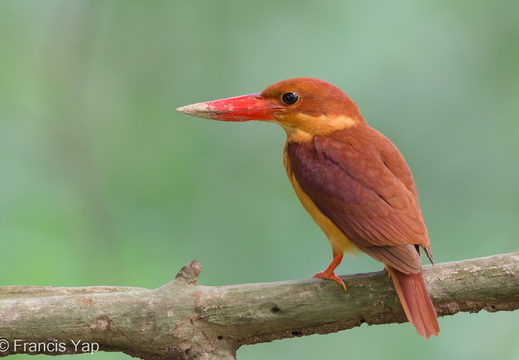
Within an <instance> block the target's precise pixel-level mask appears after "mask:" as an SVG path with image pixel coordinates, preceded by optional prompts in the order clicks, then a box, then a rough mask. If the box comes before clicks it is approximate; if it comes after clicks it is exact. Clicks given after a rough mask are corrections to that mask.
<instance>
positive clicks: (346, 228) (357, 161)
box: [286, 125, 429, 273]
mask: <svg viewBox="0 0 519 360" xmlns="http://www.w3.org/2000/svg"><path fill="white" fill-rule="evenodd" d="M359 130H360V129H359ZM380 149H382V150H380ZM286 151H287V155H288V156H289V158H290V165H291V168H292V171H293V174H294V176H295V178H296V179H297V182H298V184H299V186H300V187H301V188H302V190H303V191H304V192H305V193H306V194H307V195H308V196H309V197H310V199H311V200H312V201H313V202H314V204H315V205H316V206H317V208H318V209H319V211H321V212H322V213H323V214H324V215H325V216H326V217H328V218H329V219H330V220H331V221H332V222H333V223H334V224H335V225H336V226H337V227H338V228H339V229H340V230H341V231H342V232H343V233H344V234H345V235H346V236H347V237H348V238H349V239H350V240H351V241H352V242H353V243H354V244H355V246H357V247H359V248H360V249H361V250H363V251H364V252H366V253H368V254H369V255H371V256H372V257H374V258H375V259H377V260H379V261H382V262H384V263H386V264H388V265H390V266H392V267H394V268H395V269H398V270H399V271H402V272H404V273H409V272H413V273H415V272H417V271H419V270H420V267H421V260H420V256H419V252H418V251H417V250H416V247H415V246H414V245H419V246H422V247H424V248H425V247H427V246H428V245H429V238H428V235H427V229H426V227H425V224H424V222H423V219H422V214H421V211H420V206H419V203H418V196H417V190H416V187H415V184H414V180H413V178H412V175H411V171H410V170H409V167H408V166H407V163H406V162H405V160H404V158H403V157H402V155H401V154H400V152H399V151H398V150H397V149H396V147H395V146H394V145H393V144H392V143H391V142H390V141H389V140H388V139H387V138H386V137H384V136H383V135H382V134H380V133H379V132H377V131H376V130H374V129H372V128H370V127H368V126H367V125H366V126H365V127H363V128H362V131H355V129H353V128H350V129H346V130H342V131H336V132H334V133H333V134H332V135H331V136H326V137H319V136H315V137H314V138H313V140H312V141H311V142H308V143H304V144H299V143H289V144H288V145H287V148H286Z"/></svg>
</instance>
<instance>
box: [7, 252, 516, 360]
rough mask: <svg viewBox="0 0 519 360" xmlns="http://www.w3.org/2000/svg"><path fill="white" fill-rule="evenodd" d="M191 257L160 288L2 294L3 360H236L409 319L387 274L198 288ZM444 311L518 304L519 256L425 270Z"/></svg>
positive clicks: (14, 289)
mask: <svg viewBox="0 0 519 360" xmlns="http://www.w3.org/2000/svg"><path fill="white" fill-rule="evenodd" d="M201 269H202V268H201V266H200V265H199V264H198V263H197V262H196V261H193V262H191V263H190V264H188V265H186V266H185V267H184V268H182V270H180V272H179V273H178V274H177V276H176V278H175V280H173V281H172V282H170V283H168V284H166V285H164V286H162V287H160V288H158V289H153V290H150V289H142V288H130V287H82V288H53V287H35V286H7V287H1V288H0V319H1V321H0V338H3V339H0V356H6V355H10V354H15V353H29V354H36V353H46V354H52V355H60V354H71V353H82V352H89V351H92V352H93V351H97V350H103V351H122V352H124V353H127V354H129V355H132V356H136V357H140V358H142V359H157V360H158V359H234V358H235V354H236V350H237V349H238V348H239V347H240V346H241V345H244V344H255V343H260V342H268V341H272V340H275V339H283V338H290V337H296V336H303V335H310V334H316V333H319V334H326V333H330V332H336V331H340V330H346V329H350V328H353V327H356V326H360V325H361V324H363V323H367V324H369V325H372V324H389V323H400V322H404V321H406V318H405V315H404V313H403V310H402V307H401V305H400V303H399V302H398V298H397V295H396V293H395V291H394V289H393V285H392V283H391V280H389V279H388V277H387V274H386V273H385V272H376V273H369V274H357V275H349V276H343V277H342V279H343V280H344V281H345V283H346V284H347V286H348V291H347V292H344V291H343V290H342V288H340V287H339V286H337V285H336V284H335V283H333V282H331V281H324V280H321V279H308V280H297V281H285V282H276V283H259V284H244V285H231V286H201V285H198V284H197V279H198V276H199V274H200V271H201ZM423 272H424V278H425V281H426V283H427V287H428V289H429V293H430V295H431V299H432V301H433V303H434V304H435V306H436V308H437V311H438V315H440V316H446V315H454V314H456V313H458V312H460V311H465V312H478V311H480V310H482V309H485V310H487V311H490V312H494V311H502V310H508V311H513V310H516V309H518V308H519V252H515V253H510V254H503V255H495V256H490V257H485V258H479V259H471V260H464V261H459V262H452V263H444V264H438V265H436V266H434V267H432V266H426V267H424V270H423Z"/></svg>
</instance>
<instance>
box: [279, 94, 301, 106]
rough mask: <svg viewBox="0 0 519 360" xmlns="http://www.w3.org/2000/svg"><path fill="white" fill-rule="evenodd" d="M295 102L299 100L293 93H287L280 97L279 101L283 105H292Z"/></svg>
mask: <svg viewBox="0 0 519 360" xmlns="http://www.w3.org/2000/svg"><path fill="white" fill-rule="evenodd" d="M297 100H299V95H297V93H295V92H287V93H284V94H283V96H281V101H283V104H285V105H294V104H295V103H296V102H297Z"/></svg>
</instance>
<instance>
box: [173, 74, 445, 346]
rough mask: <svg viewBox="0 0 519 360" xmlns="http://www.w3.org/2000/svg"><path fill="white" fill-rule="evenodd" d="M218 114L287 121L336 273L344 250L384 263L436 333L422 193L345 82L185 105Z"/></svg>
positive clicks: (301, 82)
mask: <svg viewBox="0 0 519 360" xmlns="http://www.w3.org/2000/svg"><path fill="white" fill-rule="evenodd" d="M177 111H179V112H181V113H184V114H188V115H192V116H196V117H201V118H207V119H212V120H220V121H229V122H243V121H249V120H259V121H265V122H273V123H276V124H278V125H280V126H281V127H282V128H283V129H284V130H285V132H286V135H287V140H286V143H285V147H284V151H283V164H284V166H285V170H286V173H287V176H288V179H289V180H290V183H291V184H292V186H293V188H294V190H295V193H296V195H297V197H298V198H299V200H300V202H301V204H302V205H303V207H304V208H305V209H306V211H307V212H308V213H309V214H310V216H311V217H312V219H313V220H314V221H315V222H316V223H317V225H318V226H319V227H320V228H321V230H322V231H323V232H324V234H325V235H326V237H327V238H328V240H329V242H330V244H331V248H332V254H333V260H332V262H331V263H330V265H329V266H328V267H327V268H326V269H325V270H324V271H322V272H319V273H317V274H316V275H315V276H314V277H316V278H322V279H330V280H333V281H335V282H336V283H338V284H339V285H340V286H342V287H343V289H344V290H345V291H346V290H347V288H346V285H345V284H344V282H343V281H342V279H341V278H339V277H338V276H337V275H336V274H335V269H336V267H337V266H338V265H339V264H340V263H341V261H342V259H343V256H344V254H345V253H355V252H357V251H361V252H364V253H366V254H368V255H369V256H371V257H372V258H374V259H376V260H378V261H380V262H382V263H384V266H385V267H384V269H385V270H386V271H387V272H388V275H389V277H391V279H392V281H393V284H394V287H395V290H396V292H397V294H398V297H399V299H400V302H401V304H402V307H403V310H404V312H405V314H406V316H407V319H408V320H409V322H410V323H411V324H412V325H413V326H414V327H415V328H416V330H417V332H418V333H419V334H420V335H421V336H423V337H424V338H426V339H427V338H429V337H430V336H437V335H438V333H439V331H440V327H439V324H438V320H437V317H438V316H437V313H436V309H435V307H434V305H433V303H432V301H431V299H430V296H429V294H428V292H427V288H426V285H425V281H424V278H423V276H422V261H421V250H423V252H424V253H425V255H427V257H428V258H429V260H430V262H431V263H432V264H434V261H433V257H432V252H431V248H430V240H429V236H428V232H427V228H426V226H425V223H424V220H423V216H422V212H421V210H420V204H419V200H418V191H417V188H416V185H415V181H414V179H413V176H412V173H411V170H410V168H409V166H408V164H407V162H406V160H405V159H404V157H403V155H402V154H401V153H400V151H399V150H398V149H397V148H396V146H395V145H394V144H393V143H392V142H391V141H390V140H389V139H388V138H387V137H385V136H384V135H382V134H381V133H380V132H378V131H377V130H375V129H373V128H372V127H370V126H369V125H368V124H367V123H366V121H365V120H364V118H363V116H362V115H361V113H360V110H359V108H358V106H357V105H356V104H355V102H353V100H351V99H350V97H349V96H348V95H346V94H345V93H344V92H343V91H342V90H341V89H340V88H338V87H336V86H335V85H333V84H331V83H329V82H327V81H324V80H320V79H315V78H308V77H300V78H293V79H287V80H282V81H279V82H277V83H275V84H272V85H270V86H268V87H267V88H265V89H264V90H263V91H262V92H261V93H254V94H248V95H242V96H236V97H231V98H225V99H220V100H214V101H207V102H201V103H196V104H192V105H186V106H182V107H179V108H178V109H177Z"/></svg>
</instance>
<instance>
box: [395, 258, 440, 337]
mask: <svg viewBox="0 0 519 360" xmlns="http://www.w3.org/2000/svg"><path fill="white" fill-rule="evenodd" d="M386 268H387V270H388V272H389V274H390V275H391V278H392V279H393V284H394V285H395V289H396V292H397V293H398V297H399V299H400V302H401V303H402V307H403V308H404V311H405V314H406V315H407V319H408V320H409V322H410V323H411V324H412V325H413V326H414V327H415V328H416V330H417V331H418V333H419V334H420V335H421V336H423V337H424V338H426V339H428V338H429V337H430V336H431V335H434V336H437V335H438V333H439V332H440V325H439V324H438V315H437V314H436V309H435V308H434V305H433V303H432V302H431V298H430V297H429V293H428V292H427V288H426V287H425V282H424V280H423V276H422V272H421V271H420V272H419V273H416V274H412V273H410V274H404V273H402V272H400V271H398V270H396V269H394V268H392V267H390V266H386Z"/></svg>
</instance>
